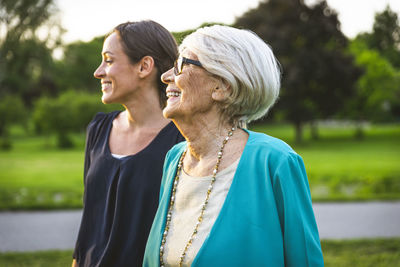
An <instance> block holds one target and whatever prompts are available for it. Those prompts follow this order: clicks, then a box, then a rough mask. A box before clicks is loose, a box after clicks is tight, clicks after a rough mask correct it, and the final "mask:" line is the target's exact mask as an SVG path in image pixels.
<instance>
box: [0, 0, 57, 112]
mask: <svg viewBox="0 0 400 267" xmlns="http://www.w3.org/2000/svg"><path fill="white" fill-rule="evenodd" d="M54 14H56V8H55V5H54V4H53V0H0V27H1V28H2V29H4V31H3V35H2V36H0V58H1V60H0V89H1V91H0V96H4V95H5V94H14V95H18V96H21V97H22V98H23V99H24V101H25V103H26V104H28V105H29V104H31V103H32V101H33V98H34V97H36V96H38V95H40V94H41V93H43V92H46V93H51V92H54V91H55V90H56V88H55V85H54V82H53V78H52V72H51V70H52V69H53V65H52V50H53V49H54V48H55V47H57V46H58V45H59V42H60V35H61V32H62V30H61V28H60V27H59V24H58V23H57V21H56V20H55V16H54ZM39 36H40V37H39Z"/></svg>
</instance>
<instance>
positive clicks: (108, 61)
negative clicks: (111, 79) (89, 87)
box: [104, 59, 112, 64]
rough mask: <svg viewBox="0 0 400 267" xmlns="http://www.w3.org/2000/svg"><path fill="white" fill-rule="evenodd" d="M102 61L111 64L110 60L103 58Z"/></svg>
mask: <svg viewBox="0 0 400 267" xmlns="http://www.w3.org/2000/svg"><path fill="white" fill-rule="evenodd" d="M104 62H105V63H107V64H111V63H112V60H110V59H107V60H104Z"/></svg>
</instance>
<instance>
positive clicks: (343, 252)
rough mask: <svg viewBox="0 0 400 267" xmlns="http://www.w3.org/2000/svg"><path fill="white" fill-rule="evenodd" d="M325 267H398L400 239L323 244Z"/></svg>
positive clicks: (21, 260)
mask: <svg viewBox="0 0 400 267" xmlns="http://www.w3.org/2000/svg"><path fill="white" fill-rule="evenodd" d="M321 246H322V251H323V254H324V261H325V266H326V267H337V266H340V267H389V266H390V267H399V266H400V253H399V251H400V239H399V238H396V239H395V238H393V239H367V240H346V241H330V240H329V241H328V240H323V241H322V244H321ZM71 255H72V251H43V252H30V253H26V252H25V253H16V252H13V253H0V266H5V267H24V266H27V267H28V266H29V267H47V266H49V267H58V266H60V267H61V266H62V267H64V266H70V265H71Z"/></svg>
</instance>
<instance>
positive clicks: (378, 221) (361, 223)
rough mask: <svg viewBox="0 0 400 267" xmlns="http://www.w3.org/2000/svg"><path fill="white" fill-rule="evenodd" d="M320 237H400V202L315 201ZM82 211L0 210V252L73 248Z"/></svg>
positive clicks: (314, 207)
mask: <svg viewBox="0 0 400 267" xmlns="http://www.w3.org/2000/svg"><path fill="white" fill-rule="evenodd" d="M313 209H314V213H315V218H316V220H317V224H318V229H319V234H320V237H321V239H354V238H375V237H383V238H388V237H400V201H397V202H363V203H315V204H314V205H313ZM81 214H82V212H81V211H80V210H78V211H46V212H0V252H4V251H37V250H50V249H52V250H54V249H62V250H65V249H72V248H73V246H74V243H75V238H76V235H77V233H78V228H79V223H80V218H81Z"/></svg>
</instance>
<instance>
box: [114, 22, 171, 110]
mask: <svg viewBox="0 0 400 267" xmlns="http://www.w3.org/2000/svg"><path fill="white" fill-rule="evenodd" d="M112 32H117V33H118V34H119V37H120V39H121V43H122V47H123V49H124V52H125V53H126V55H127V56H128V57H129V59H130V61H131V63H132V64H135V63H137V62H139V61H140V60H141V59H142V58H143V57H145V56H150V57H152V58H153V59H154V63H155V66H156V68H157V77H158V80H157V85H158V93H159V100H160V105H161V108H164V107H165V104H166V100H167V96H166V94H165V88H166V84H164V83H163V82H162V81H161V74H162V73H164V72H166V71H167V70H169V69H170V68H172V66H173V65H174V62H175V60H176V58H177V56H178V50H177V44H176V41H175V39H174V37H173V36H172V34H171V33H170V32H169V31H168V30H167V29H165V28H164V27H163V26H161V25H160V24H158V23H157V22H155V21H152V20H143V21H138V22H126V23H122V24H120V25H118V26H117V27H115V28H114V30H113V31H112Z"/></svg>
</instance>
